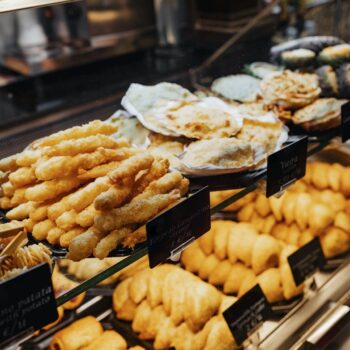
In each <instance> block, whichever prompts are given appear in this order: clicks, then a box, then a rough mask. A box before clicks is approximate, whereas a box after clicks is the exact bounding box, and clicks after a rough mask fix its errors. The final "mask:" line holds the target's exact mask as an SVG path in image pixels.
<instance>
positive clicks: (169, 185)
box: [132, 171, 183, 201]
mask: <svg viewBox="0 0 350 350" xmlns="http://www.w3.org/2000/svg"><path fill="white" fill-rule="evenodd" d="M182 179H183V177H182V175H181V173H180V172H179V171H174V172H172V173H168V174H165V175H164V176H162V177H161V178H160V179H158V180H154V181H152V182H151V183H150V184H149V186H148V187H146V189H145V191H144V192H142V193H140V194H139V195H138V196H136V197H135V198H134V199H133V200H132V201H137V200H139V199H144V198H149V197H152V196H154V195H156V194H162V193H168V192H170V191H171V190H173V189H174V188H178V187H179V186H180V183H181V181H182Z"/></svg>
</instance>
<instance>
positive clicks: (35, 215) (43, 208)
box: [29, 204, 51, 222]
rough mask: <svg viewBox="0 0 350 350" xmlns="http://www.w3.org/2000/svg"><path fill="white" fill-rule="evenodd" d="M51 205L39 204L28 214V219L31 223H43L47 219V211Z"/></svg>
mask: <svg viewBox="0 0 350 350" xmlns="http://www.w3.org/2000/svg"><path fill="white" fill-rule="evenodd" d="M50 205H51V204H40V205H39V206H38V207H37V208H35V209H33V210H32V211H31V212H30V214H29V217H30V218H31V219H32V220H33V221H37V222H39V221H43V220H45V219H47V210H48V208H49V207H50Z"/></svg>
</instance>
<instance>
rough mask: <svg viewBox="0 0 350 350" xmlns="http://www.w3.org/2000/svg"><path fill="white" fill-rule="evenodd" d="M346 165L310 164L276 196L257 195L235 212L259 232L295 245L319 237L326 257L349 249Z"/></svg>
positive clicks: (349, 221) (349, 203) (241, 219)
mask: <svg viewBox="0 0 350 350" xmlns="http://www.w3.org/2000/svg"><path fill="white" fill-rule="evenodd" d="M348 175H349V168H347V167H342V166H341V165H339V164H327V163H311V164H310V165H308V168H307V174H306V176H305V178H303V179H302V180H301V181H298V182H297V183H296V184H295V185H294V186H292V187H291V188H290V189H289V190H288V191H286V192H285V193H284V194H283V195H282V196H281V197H280V198H275V197H270V198H268V199H267V198H266V197H265V196H263V195H257V197H256V199H255V201H254V202H251V203H248V204H246V205H245V206H243V207H242V208H241V209H240V211H239V212H238V214H237V218H238V220H239V221H242V222H250V223H251V224H252V225H254V227H255V228H256V229H257V230H258V231H260V232H263V233H268V234H271V235H272V236H274V237H276V238H278V239H280V240H282V241H284V242H286V243H288V244H293V245H297V246H302V245H304V244H306V243H307V242H309V241H310V240H312V239H313V238H314V237H316V236H319V237H320V240H321V245H322V249H323V251H324V254H325V256H326V257H327V258H330V257H333V256H336V255H339V254H341V253H344V252H346V251H347V250H348V249H349V248H350V202H349V200H348V199H347V197H348V196H349V195H350V191H349V189H348V187H349V181H348Z"/></svg>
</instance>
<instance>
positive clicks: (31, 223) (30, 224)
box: [22, 219, 37, 232]
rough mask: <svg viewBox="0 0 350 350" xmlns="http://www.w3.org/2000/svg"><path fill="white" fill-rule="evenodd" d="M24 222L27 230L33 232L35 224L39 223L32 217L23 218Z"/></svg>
mask: <svg viewBox="0 0 350 350" xmlns="http://www.w3.org/2000/svg"><path fill="white" fill-rule="evenodd" d="M22 223H23V226H24V228H25V229H26V230H27V232H33V227H34V225H35V224H37V222H36V221H33V220H31V219H24V220H22Z"/></svg>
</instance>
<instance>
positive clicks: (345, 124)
mask: <svg viewBox="0 0 350 350" xmlns="http://www.w3.org/2000/svg"><path fill="white" fill-rule="evenodd" d="M341 139H342V142H346V141H347V140H349V139H350V101H349V102H347V103H345V104H343V105H342V106H341Z"/></svg>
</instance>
